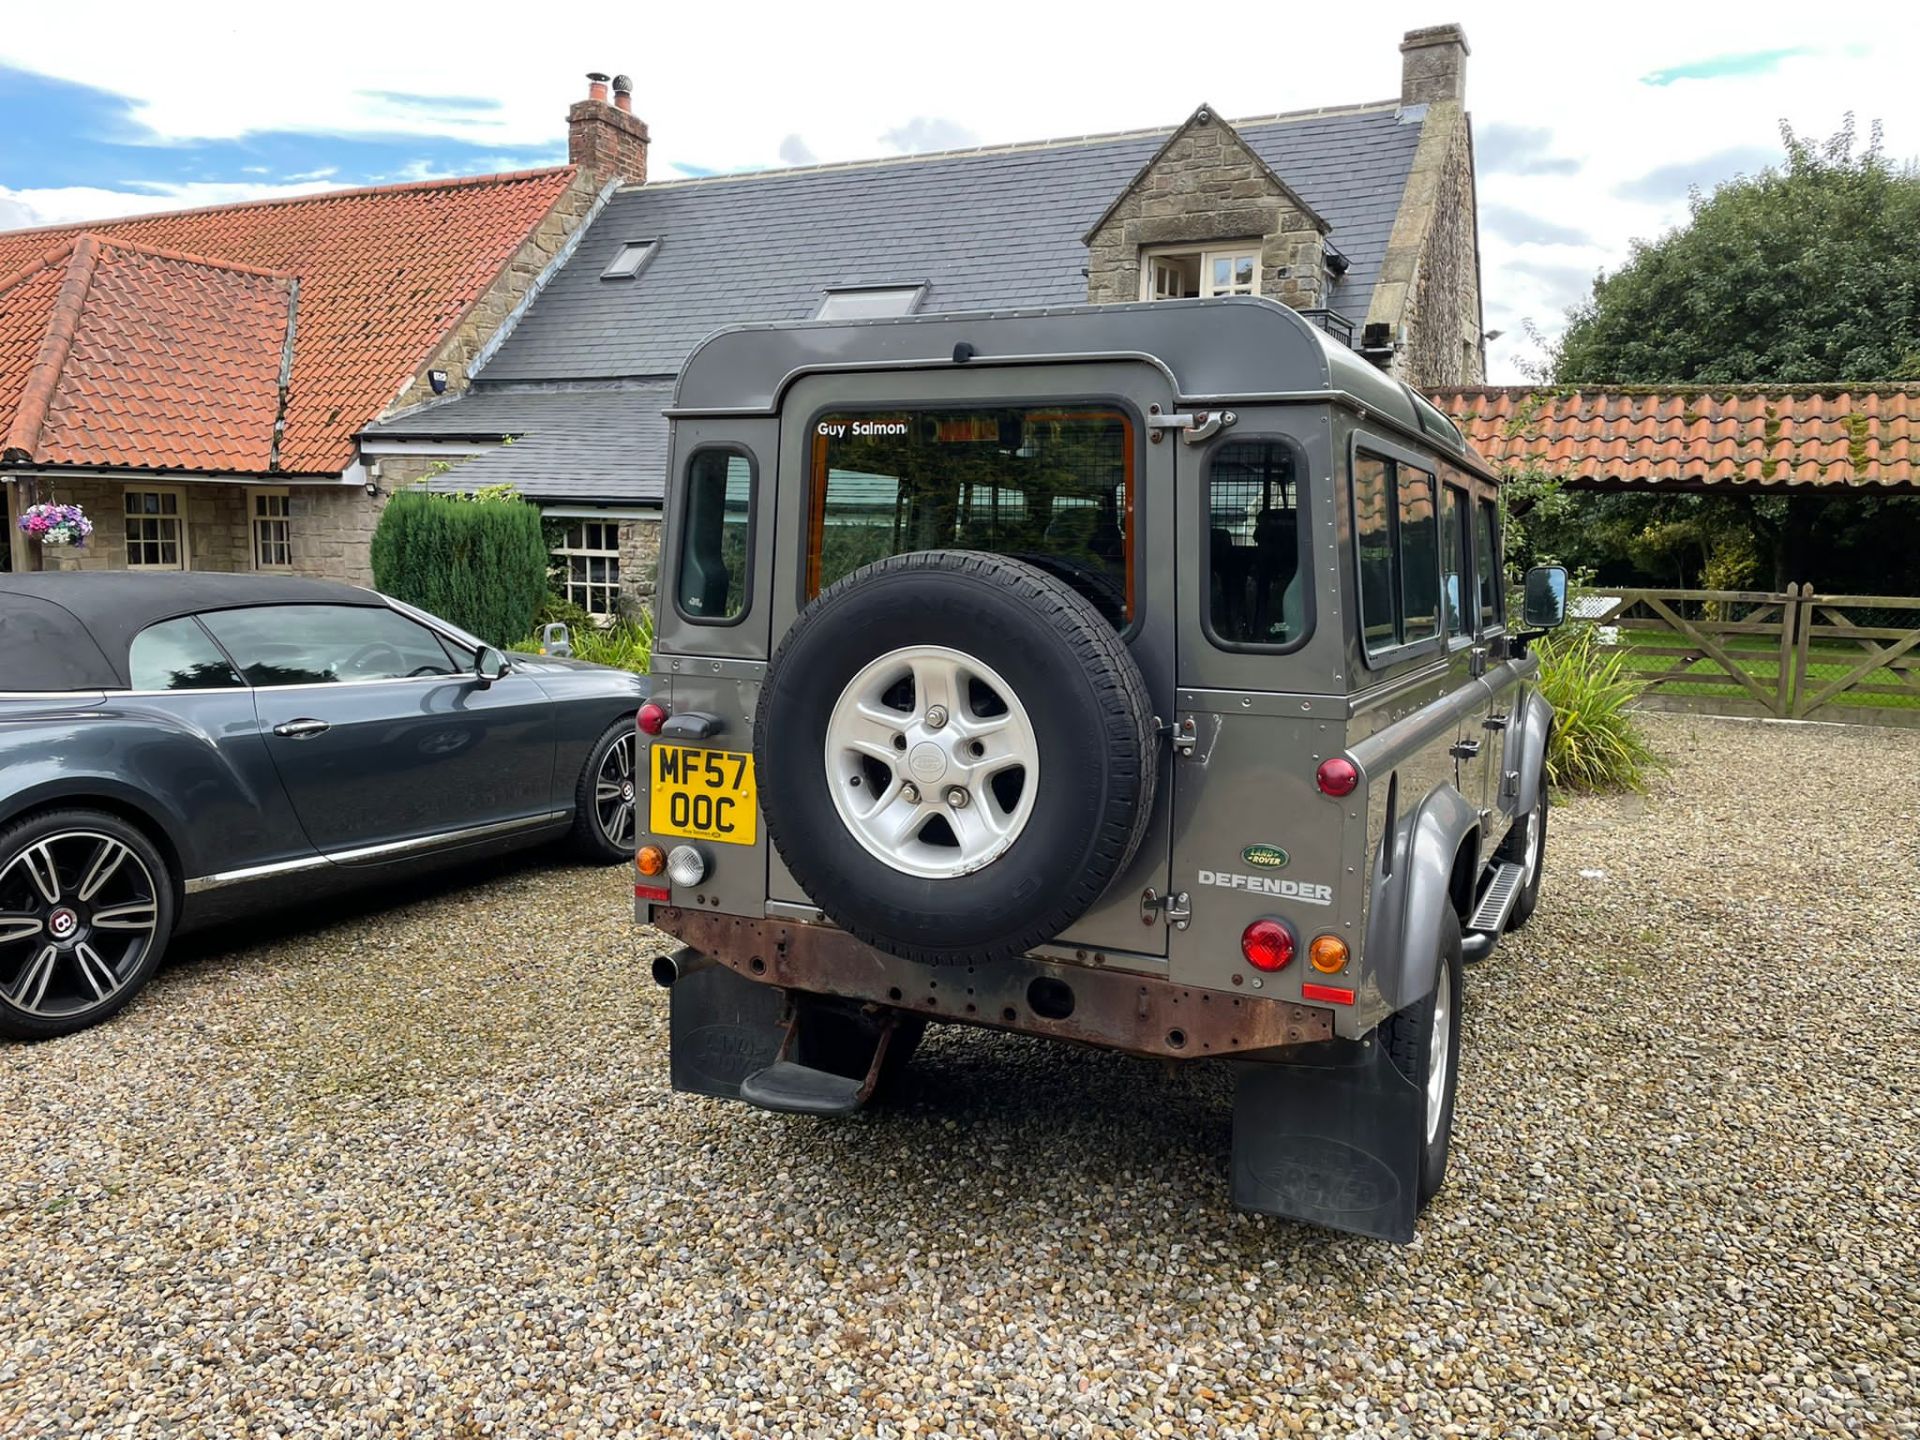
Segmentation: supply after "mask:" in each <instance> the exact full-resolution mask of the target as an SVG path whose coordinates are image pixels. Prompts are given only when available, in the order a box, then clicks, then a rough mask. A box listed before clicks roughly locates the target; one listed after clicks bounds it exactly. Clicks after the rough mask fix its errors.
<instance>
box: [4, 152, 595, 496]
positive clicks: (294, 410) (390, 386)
mask: <svg viewBox="0 0 1920 1440" xmlns="http://www.w3.org/2000/svg"><path fill="white" fill-rule="evenodd" d="M574 174H575V171H574V169H573V167H571V166H562V167H560V168H557V169H551V170H532V171H523V172H519V173H516V174H507V175H483V176H478V177H475V178H472V179H465V180H445V181H428V182H424V183H421V184H416V185H393V186H384V187H379V188H375V189H369V190H340V191H332V192H329V193H324V194H319V195H310V196H302V197H300V198H298V199H293V200H274V201H264V202H258V203H254V204H248V205H227V206H220V207H216V208H213V209H207V210H183V211H177V212H175V213H172V214H165V215H146V216H140V217H137V218H134V219H130V220H116V221H109V222H105V223H100V224H93V225H86V226H66V227H60V228H54V229H42V230H17V231H12V232H5V233H0V277H21V276H22V275H23V273H24V272H31V274H30V275H28V276H27V278H24V279H18V278H17V279H16V284H15V287H14V290H10V291H9V292H8V293H9V294H13V293H14V291H16V290H20V289H21V287H23V286H24V287H25V288H26V290H27V291H30V292H31V300H29V299H26V298H22V299H20V300H19V301H17V302H16V303H18V304H19V305H20V306H22V307H29V306H30V304H42V305H43V309H42V315H43V319H44V318H45V317H46V315H47V311H46V309H45V308H44V306H46V305H51V304H52V303H54V297H53V296H51V295H50V294H49V287H50V286H51V287H53V289H54V290H57V289H58V284H57V283H56V282H55V281H54V280H52V279H51V278H50V276H49V272H48V271H47V268H46V256H47V255H48V253H49V252H50V251H54V250H58V249H59V248H61V247H62V246H74V245H75V243H76V242H77V241H78V240H79V238H80V237H81V236H82V235H83V234H89V233H90V234H92V235H93V236H94V237H96V238H97V239H99V240H101V241H115V242H122V243H126V244H132V245H137V246H142V247H153V248H157V249H162V250H166V251H171V252H174V253H175V254H177V255H187V256H192V257H203V264H204V265H212V266H224V267H225V268H226V269H227V270H228V271H230V272H238V271H239V270H241V269H251V270H254V271H272V272H279V273H281V274H284V275H291V276H293V277H294V278H296V279H297V280H298V282H299V300H298V306H297V321H296V326H295V343H294V353H293V368H292V372H291V383H290V385H289V387H288V392H287V400H286V416H285V419H286V427H285V431H284V433H283V435H282V437H281V442H280V451H279V456H278V461H279V464H278V469H279V470H280V471H282V472H285V473H290V474H329V473H337V472H339V471H341V470H343V469H345V468H346V466H347V465H348V464H350V463H351V462H352V460H353V458H354V453H355V449H354V439H353V437H354V434H355V433H356V432H357V431H358V430H359V429H360V428H361V427H362V426H364V425H366V424H367V423H368V422H369V421H371V420H373V419H375V418H376V417H377V416H378V415H380V413H381V412H382V411H383V410H385V409H386V408H387V406H389V405H390V404H392V402H393V400H394V398H395V396H397V395H398V394H399V392H400V390H401V388H402V387H403V386H404V385H405V384H406V383H407V381H408V380H409V379H410V378H411V377H412V376H413V375H414V374H415V373H416V372H417V371H418V370H419V368H420V366H421V365H422V364H424V363H425V362H426V360H427V359H428V357H429V356H430V355H431V354H432V353H433V351H434V350H435V349H436V348H437V347H438V346H439V344H440V342H441V341H442V339H443V338H444V337H445V336H446V334H447V332H448V331H450V330H451V329H452V328H453V327H454V326H455V325H456V324H457V323H458V322H459V320H460V319H461V317H462V316H463V315H464V314H465V313H466V311H467V309H468V308H469V307H470V306H471V305H472V304H473V303H474V302H475V301H476V300H478V299H479V298H480V296H481V295H482V294H483V293H484V292H485V291H486V289H487V287H488V286H489V285H490V284H492V282H493V280H494V278H495V277H496V276H497V275H498V274H499V273H500V271H501V269H502V268H503V267H504V266H505V265H506V264H507V262H508V261H509V260H510V259H511V258H512V256H513V254H514V252H515V251H516V250H518V249H519V248H520V246H521V245H522V244H523V243H524V242H525V240H526V239H527V237H528V235H530V234H531V233H532V231H533V229H534V227H535V226H537V225H538V224H539V223H540V221H541V220H542V219H543V218H544V217H545V216H546V214H547V212H548V211H549V210H550V209H551V208H552V207H553V205H554V203H555V202H556V201H557V200H558V199H559V198H560V196H561V194H562V192H564V191H565V189H566V188H567V186H568V184H569V183H570V182H571V181H572V179H573V177H574ZM150 263H152V264H154V265H156V266H157V265H158V263H159V262H157V261H154V262H150ZM196 273H200V274H201V279H200V281H199V282H198V283H199V284H201V285H206V286H211V285H213V284H214V282H213V281H211V280H210V279H208V278H207V277H206V276H205V274H204V273H203V272H196ZM70 278H71V273H70V272H69V274H68V275H66V276H63V277H61V280H60V282H59V283H65V281H66V280H67V279H70ZM156 283H157V281H156ZM161 288H162V289H165V288H167V287H166V286H162V287H161ZM195 293H197V294H199V295H200V297H201V298H202V299H204V300H206V301H208V303H213V294H214V292H213V291H212V290H209V289H203V290H200V291H198V292H195ZM147 299H148V300H150V301H154V302H155V303H157V300H156V297H155V296H154V295H153V294H151V293H149V294H148V296H147ZM185 302H186V295H185V293H184V292H183V293H177V294H174V295H172V298H171V300H170V301H169V302H168V303H169V304H176V305H177V304H184V303H185ZM216 308H217V307H216ZM119 313H120V312H119V311H118V310H116V309H113V308H110V307H109V308H103V309H102V310H101V312H100V314H101V317H102V319H103V321H104V320H106V319H107V318H109V317H110V316H117V315H119ZM170 313H172V312H170ZM129 323H132V324H134V325H135V326H136V328H137V327H138V326H139V325H140V324H143V323H150V322H149V321H142V320H132V321H130V322H129ZM254 323H255V321H254V320H253V319H249V320H247V321H246V322H245V325H244V327H243V328H248V330H249V333H250V334H253V333H255V332H254V331H253V330H252V329H251V327H252V326H253V325H254ZM17 330H18V326H17V325H15V326H13V327H9V325H8V324H7V323H6V322H5V321H3V320H0V435H4V434H7V433H9V432H10V431H11V428H12V426H13V424H14V422H15V420H16V418H17V415H16V411H17V408H18V405H19V402H20V400H21V399H22V397H23V394H24V390H25V386H26V384H27V380H26V375H25V373H24V372H23V371H22V370H21V368H20V367H21V365H22V362H23V361H24V364H25V366H26V368H27V370H29V371H30V370H31V369H32V368H33V365H34V363H35V358H36V357H37V356H38V354H39V350H40V345H41V341H42V339H43V337H44V336H45V335H46V334H47V333H48V331H47V329H46V326H45V325H44V324H43V325H42V327H41V329H40V331H39V332H38V333H37V334H35V335H34V336H33V337H32V338H31V340H23V339H22V338H21V337H20V336H19V335H18V334H17V333H15V332H16V331H17ZM195 332H196V334H198V335H199V337H200V338H199V340H198V341H197V342H196V343H199V344H210V345H212V346H213V347H214V349H213V351H211V352H208V353H207V354H206V355H201V356H199V357H198V359H199V360H200V361H204V362H206V363H217V364H218V365H222V366H224V365H228V364H230V363H232V362H231V361H230V359H219V360H217V361H216V360H215V359H214V356H215V355H225V353H226V352H225V351H224V349H222V348H221V347H223V346H224V345H226V344H228V343H229V341H228V340H217V341H216V340H214V339H213V338H212V337H211V335H210V334H209V333H207V332H205V331H204V326H203V322H196V324H195ZM283 334H284V332H283ZM122 343H128V344H131V346H132V348H133V349H134V350H135V351H144V352H146V353H148V354H149V355H151V354H153V353H154V352H156V351H158V350H160V349H164V348H165V347H164V345H162V344H161V343H160V342H159V337H158V335H157V334H155V335H151V336H147V337H144V338H142V337H135V338H134V339H132V340H129V341H126V342H122V341H109V340H107V339H106V338H105V337H104V336H102V337H101V340H100V345H99V348H97V349H95V350H90V351H88V354H89V355H91V356H92V360H91V361H90V362H89V363H93V364H97V365H99V366H101V367H105V366H115V367H118V366H120V365H122V363H123V362H122V359H121V350H120V348H119V346H120V345H121V344H122ZM23 346H25V347H27V348H26V349H25V350H23V349H22V347H23ZM182 363H186V357H182ZM242 368H243V369H246V370H247V371H248V374H249V376H251V374H252V368H251V362H250V361H249V362H248V363H247V364H246V365H245V366H243V367H242ZM128 373H129V374H131V373H132V372H128ZM227 378H230V377H227V376H223V375H220V374H215V373H212V372H209V373H208V374H207V375H206V376H205V377H204V379H203V380H202V381H201V382H199V383H200V384H201V385H203V386H213V387H215V388H218V387H219V386H220V385H221V384H223V383H224V381H225V380H226V379H227ZM105 379H106V372H105V370H104V369H102V370H100V371H99V372H98V373H97V374H95V375H94V378H93V380H92V381H90V382H89V383H99V384H102V385H103V392H102V394H101V395H100V396H98V397H96V398H98V399H99V400H100V401H101V402H102V403H110V402H108V401H107V397H106V394H105V391H107V390H110V389H111V388H112V387H111V386H105V385H104V381H105ZM122 379H123V382H125V380H126V377H125V376H123V377H122ZM253 383H254V382H253V381H252V379H251V378H249V379H248V380H247V381H245V383H244V386H243V388H245V387H251V386H252V385H253ZM276 383H277V372H276ZM200 393H201V394H205V393H206V391H205V390H202V391H201V392H200ZM178 399H179V396H178V395H175V396H173V397H172V400H174V401H177V400H178ZM118 403H120V404H121V405H122V406H123V408H124V415H125V417H126V420H125V423H122V424H119V425H118V426H117V427H115V428H114V429H113V430H112V432H111V434H109V433H108V432H103V431H100V430H98V429H97V427H96V428H94V429H84V430H83V429H81V428H78V427H77V425H76V428H75V429H74V431H73V432H72V436H71V438H73V439H75V440H76V441H78V439H79V437H80V436H81V435H83V434H84V435H88V436H93V435H98V436H100V438H101V440H102V443H104V444H108V445H109V452H108V453H111V454H113V455H116V456H125V455H128V454H132V455H135V456H138V455H140V454H141V453H143V452H142V446H143V444H144V439H143V433H142V430H141V428H140V425H139V423H137V422H138V421H140V420H141V419H142V418H143V417H145V416H147V415H148V413H149V410H150V409H151V408H152V407H153V406H154V404H155V403H156V402H155V400H154V397H152V396H146V395H141V394H139V393H137V384H134V383H126V385H125V388H124V389H123V391H122V393H121V394H120V395H119V397H118ZM167 403H172V401H169V402H165V403H161V404H160V408H161V409H165V408H166V404H167ZM221 403H222V405H223V406H224V405H226V404H228V403H229V401H226V400H223V401H222V402H221ZM231 403H233V404H237V405H238V406H239V407H240V408H241V409H244V410H245V411H246V412H247V415H248V422H247V423H248V426H249V427H250V426H251V423H252V422H251V416H252V413H253V407H254V406H255V405H256V404H257V392H255V391H254V390H252V389H251V388H248V389H247V397H246V398H244V399H232V400H231ZM206 423H207V424H208V426H209V427H210V428H211V429H213V430H220V429H221V428H222V425H223V423H224V422H223V421H222V420H221V419H219V418H215V419H212V420H210V421H208V422H206ZM189 428H190V427H189ZM62 433H65V432H62ZM209 443H213V444H215V445H216V446H224V445H225V444H226V443H227V441H226V440H225V439H221V440H218V441H213V440H211V439H209ZM248 443H251V441H249V442H248ZM63 453H66V452H63ZM44 463H56V462H44ZM58 463H87V464H99V465H120V464H126V463H131V462H129V461H128V460H126V459H124V458H120V459H112V458H105V454H104V453H103V455H101V456H98V457H90V458H88V459H87V460H85V461H84V462H82V461H79V460H73V459H70V460H67V461H64V462H58ZM144 463H146V464H148V465H151V464H153V463H154V462H153V461H152V459H150V458H149V459H147V460H146V461H145V462H144Z"/></svg>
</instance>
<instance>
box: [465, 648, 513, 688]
mask: <svg viewBox="0 0 1920 1440" xmlns="http://www.w3.org/2000/svg"><path fill="white" fill-rule="evenodd" d="M512 670H513V667H512V665H510V664H509V663H508V662H507V657H506V656H505V655H502V654H501V653H500V652H499V651H498V650H496V649H494V648H493V646H491V645H482V646H481V647H480V653H479V654H477V655H475V656H474V657H473V678H474V679H476V680H478V681H479V682H480V683H481V685H482V686H487V685H491V684H493V682H494V681H496V680H504V679H506V678H507V676H508V675H509V674H511V673H512Z"/></svg>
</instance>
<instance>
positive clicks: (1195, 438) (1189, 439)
mask: <svg viewBox="0 0 1920 1440" xmlns="http://www.w3.org/2000/svg"><path fill="white" fill-rule="evenodd" d="M1239 420H1240V417H1239V416H1238V415H1236V414H1234V412H1233V411H1231V410H1195V411H1193V412H1192V413H1191V414H1188V413H1186V412H1176V413H1174V414H1171V415H1149V416H1147V437H1148V438H1149V439H1150V440H1152V441H1153V443H1154V444H1156V445H1158V444H1159V443H1160V437H1161V436H1162V435H1163V434H1164V433H1165V432H1167V431H1168V430H1180V431H1183V432H1185V433H1184V434H1183V435H1182V436H1181V438H1182V439H1183V440H1185V441H1186V443H1187V444H1189V445H1198V444H1199V443H1200V442H1201V441H1202V440H1206V439H1210V438H1211V437H1213V436H1215V435H1217V434H1219V433H1220V432H1221V431H1222V430H1224V429H1226V428H1227V427H1228V426H1229V425H1234V424H1237V423H1239Z"/></svg>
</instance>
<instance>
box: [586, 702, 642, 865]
mask: <svg viewBox="0 0 1920 1440" xmlns="http://www.w3.org/2000/svg"><path fill="white" fill-rule="evenodd" d="M638 749H639V741H638V738H637V737H636V736H635V735H634V733H633V732H632V731H631V730H629V731H627V732H626V733H625V734H624V735H622V736H621V737H620V738H619V739H617V740H615V741H614V742H613V744H612V745H610V746H608V747H607V753H606V755H605V756H604V757H602V759H601V761H600V773H599V774H597V775H595V776H594V777H593V781H594V787H593V795H594V809H595V812H596V814H597V815H598V818H599V821H600V833H601V834H602V835H604V836H606V837H607V843H608V844H609V845H612V846H614V847H615V848H617V849H622V850H630V849H632V848H633V840H634V834H635V823H634V800H635V795H636V793H637V792H636V790H635V781H634V778H633V762H634V757H635V755H636V753H637V752H638Z"/></svg>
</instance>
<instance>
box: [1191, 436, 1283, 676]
mask: <svg viewBox="0 0 1920 1440" xmlns="http://www.w3.org/2000/svg"><path fill="white" fill-rule="evenodd" d="M1299 478H1300V477H1299V473H1298V470H1297V468H1296V466H1295V464H1294V450H1293V447H1292V446H1290V445H1287V444H1285V443H1284V442H1282V441H1279V440H1232V441H1229V442H1227V443H1226V444H1224V445H1222V446H1221V447H1220V448H1219V450H1218V451H1217V452H1216V453H1215V455H1214V457H1213V461H1212V463H1211V464H1210V465H1209V466H1208V467H1207V526H1208V535H1207V575H1208V584H1207V591H1208V597H1207V606H1208V610H1207V618H1208V622H1209V623H1210V625H1211V626H1212V629H1213V635H1214V638H1215V639H1217V640H1220V641H1223V642H1225V643H1226V644H1229V645H1290V644H1292V643H1293V642H1294V641H1296V640H1298V639H1300V638H1301V637H1302V636H1303V635H1305V634H1306V622H1307V613H1306V595H1305V585H1304V582H1305V580H1306V575H1305V573H1304V571H1305V567H1304V566H1303V565H1302V564H1301V559H1300V553H1301V541H1302V539H1303V538H1304V537H1303V536H1302V534H1301V525H1300V488H1299Z"/></svg>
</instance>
